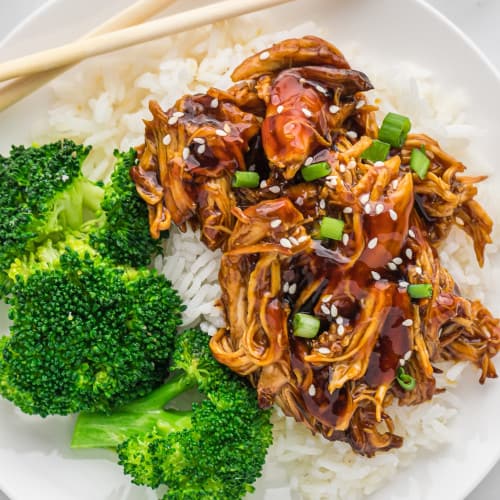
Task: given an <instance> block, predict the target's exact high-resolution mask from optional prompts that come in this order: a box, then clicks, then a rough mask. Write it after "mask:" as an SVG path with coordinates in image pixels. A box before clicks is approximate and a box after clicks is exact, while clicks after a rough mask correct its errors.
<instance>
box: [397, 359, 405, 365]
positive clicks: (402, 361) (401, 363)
mask: <svg viewBox="0 0 500 500" xmlns="http://www.w3.org/2000/svg"><path fill="white" fill-rule="evenodd" d="M405 363H406V361H405V360H404V359H403V358H401V359H400V360H399V364H400V365H401V366H404V365H405Z"/></svg>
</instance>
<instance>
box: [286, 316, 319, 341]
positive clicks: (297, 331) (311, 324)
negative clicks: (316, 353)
mask: <svg viewBox="0 0 500 500" xmlns="http://www.w3.org/2000/svg"><path fill="white" fill-rule="evenodd" d="M319 327H320V322H319V319H318V318H316V317H314V316H311V315H310V314H305V313H297V314H296V315H295V316H294V317H293V334H294V335H295V336H296V337H303V338H305V339H313V338H314V337H316V335H318V332H319Z"/></svg>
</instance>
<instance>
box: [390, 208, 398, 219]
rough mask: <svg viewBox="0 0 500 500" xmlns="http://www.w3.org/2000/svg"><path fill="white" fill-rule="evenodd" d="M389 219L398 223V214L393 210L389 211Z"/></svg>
mask: <svg viewBox="0 0 500 500" xmlns="http://www.w3.org/2000/svg"><path fill="white" fill-rule="evenodd" d="M389 217H390V218H391V219H392V220H393V221H397V220H398V213H397V212H396V211H395V210H393V209H392V208H391V209H390V210H389Z"/></svg>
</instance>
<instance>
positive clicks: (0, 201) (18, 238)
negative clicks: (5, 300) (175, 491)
mask: <svg viewBox="0 0 500 500" xmlns="http://www.w3.org/2000/svg"><path fill="white" fill-rule="evenodd" d="M89 151H90V148H86V147H83V146H77V145H76V144H74V143H73V142H71V141H62V142H58V143H54V144H48V145H46V146H43V147H41V148H38V147H30V148H25V147H24V146H14V147H12V149H11V152H10V157H8V158H4V157H0V234H1V235H2V245H0V282H1V283H3V284H4V282H5V279H6V275H5V273H6V271H7V270H8V269H9V266H10V265H11V263H12V262H13V261H14V259H15V258H16V257H19V256H20V255H23V254H28V253H30V252H33V251H35V250H36V248H37V245H38V244H40V243H41V242H43V241H45V240H46V239H47V238H50V237H53V238H57V237H58V236H60V235H61V234H62V233H63V231H65V230H67V229H78V228H79V227H80V226H81V225H82V223H83V211H84V207H88V208H89V209H90V210H97V209H98V208H99V205H100V203H101V200H102V197H103V194H104V193H103V190H102V188H101V187H99V186H97V185H96V184H95V183H93V182H91V181H89V180H88V179H86V178H84V177H83V176H82V173H81V166H82V163H83V161H84V160H85V158H86V157H87V155H88V153H89Z"/></svg>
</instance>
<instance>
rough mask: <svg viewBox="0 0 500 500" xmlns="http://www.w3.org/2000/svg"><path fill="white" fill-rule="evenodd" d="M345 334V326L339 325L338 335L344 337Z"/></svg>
mask: <svg viewBox="0 0 500 500" xmlns="http://www.w3.org/2000/svg"><path fill="white" fill-rule="evenodd" d="M344 333H345V328H344V325H339V326H338V327H337V334H338V335H340V336H342V335H344Z"/></svg>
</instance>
